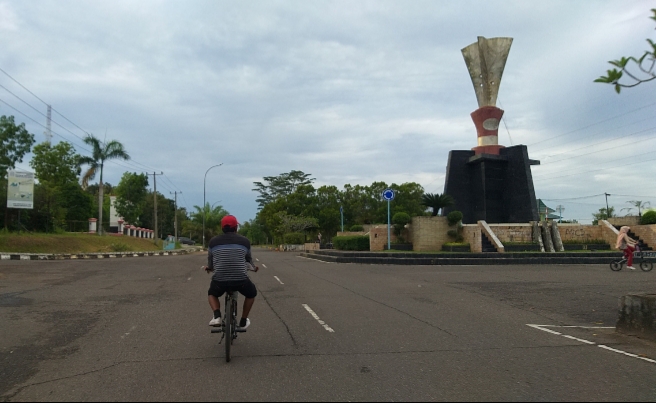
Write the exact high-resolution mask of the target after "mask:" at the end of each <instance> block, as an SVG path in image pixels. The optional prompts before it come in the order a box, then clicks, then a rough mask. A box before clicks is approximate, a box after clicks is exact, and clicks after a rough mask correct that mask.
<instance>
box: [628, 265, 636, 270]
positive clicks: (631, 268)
mask: <svg viewBox="0 0 656 403" xmlns="http://www.w3.org/2000/svg"><path fill="white" fill-rule="evenodd" d="M626 268H627V269H629V270H635V267H633V266H626Z"/></svg>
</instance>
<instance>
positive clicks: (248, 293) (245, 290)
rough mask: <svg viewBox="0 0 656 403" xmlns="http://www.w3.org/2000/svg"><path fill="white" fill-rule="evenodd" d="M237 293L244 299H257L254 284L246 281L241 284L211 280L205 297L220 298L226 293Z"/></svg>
mask: <svg viewBox="0 0 656 403" xmlns="http://www.w3.org/2000/svg"><path fill="white" fill-rule="evenodd" d="M233 290H234V291H238V292H239V293H240V294H241V295H243V296H244V297H246V298H255V297H257V289H256V288H255V284H253V282H252V281H251V280H250V279H248V280H246V281H245V282H242V283H232V282H229V283H220V282H218V281H216V280H212V282H211V283H210V289H209V290H207V295H212V296H215V297H217V298H219V297H221V296H222V295H223V294H225V293H226V291H233Z"/></svg>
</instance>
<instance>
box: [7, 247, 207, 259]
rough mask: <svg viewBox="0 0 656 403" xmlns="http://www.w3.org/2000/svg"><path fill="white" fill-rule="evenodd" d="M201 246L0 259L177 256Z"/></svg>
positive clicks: (11, 256)
mask: <svg viewBox="0 0 656 403" xmlns="http://www.w3.org/2000/svg"><path fill="white" fill-rule="evenodd" d="M201 250H203V249H202V248H185V249H175V250H161V251H148V252H109V253H2V252H0V260H68V259H119V258H124V257H147V256H177V255H186V254H189V253H192V252H198V251H201Z"/></svg>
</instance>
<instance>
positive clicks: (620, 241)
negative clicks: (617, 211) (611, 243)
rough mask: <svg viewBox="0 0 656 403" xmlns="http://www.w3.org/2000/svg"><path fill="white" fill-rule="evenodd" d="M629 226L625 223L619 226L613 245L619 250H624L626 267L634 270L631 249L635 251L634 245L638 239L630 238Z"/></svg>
mask: <svg viewBox="0 0 656 403" xmlns="http://www.w3.org/2000/svg"><path fill="white" fill-rule="evenodd" d="M630 229H631V228H630V227H627V226H626V225H625V226H623V227H622V228H620V233H619V234H617V242H616V243H615V247H616V248H617V249H619V250H621V251H624V257H625V258H626V268H627V269H631V270H635V267H633V251H635V246H636V245H637V244H638V241H636V240H634V239H631V237H630V236H629V234H628V232H629V230H630Z"/></svg>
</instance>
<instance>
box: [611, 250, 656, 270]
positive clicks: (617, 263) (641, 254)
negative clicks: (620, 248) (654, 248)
mask: <svg viewBox="0 0 656 403" xmlns="http://www.w3.org/2000/svg"><path fill="white" fill-rule="evenodd" d="M654 257H656V252H646V251H641V250H640V246H638V245H636V248H635V251H634V252H633V259H634V260H637V261H638V262H639V264H640V270H642V271H650V270H651V269H653V268H654V264H653V263H652V262H651V261H649V260H645V259H646V258H654ZM626 261H627V258H626V257H624V256H622V258H621V259H620V260H614V261H612V262H610V269H611V270H612V271H620V270H622V267H623V266H624V264H625V263H626Z"/></svg>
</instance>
